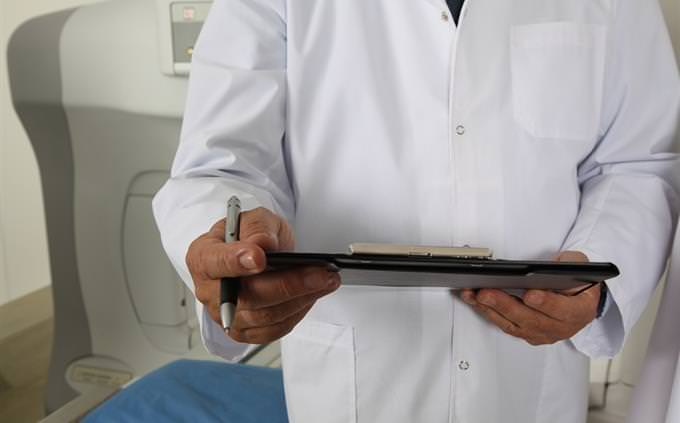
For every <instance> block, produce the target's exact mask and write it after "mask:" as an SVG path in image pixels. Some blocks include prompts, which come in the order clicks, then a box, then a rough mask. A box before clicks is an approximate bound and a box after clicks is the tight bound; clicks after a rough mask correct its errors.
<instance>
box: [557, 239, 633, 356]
mask: <svg viewBox="0 0 680 423" xmlns="http://www.w3.org/2000/svg"><path fill="white" fill-rule="evenodd" d="M568 250H576V251H580V252H582V253H583V254H585V255H586V256H587V257H588V260H590V261H607V260H606V259H605V258H603V257H601V256H600V255H598V254H597V253H595V252H593V251H590V250H588V249H587V248H579V247H570V248H568ZM616 279H618V278H615V279H612V280H611V281H613V282H614V283H607V282H605V283H607V289H608V291H609V293H608V295H607V300H606V303H605V306H604V311H603V313H602V316H600V317H599V318H597V319H595V320H593V321H592V322H590V323H589V324H588V325H587V326H586V327H584V328H583V329H581V331H580V332H578V333H577V334H576V335H574V336H573V337H572V338H571V343H572V344H573V345H574V347H575V348H576V349H577V350H578V351H580V352H581V353H583V354H585V355H587V356H588V357H591V358H598V357H608V358H611V357H614V356H615V355H616V354H618V353H619V351H621V349H622V348H623V343H624V341H625V339H626V333H627V332H626V327H625V325H624V318H623V314H622V307H623V304H620V303H621V293H620V292H619V291H620V286H619V284H617V283H616V282H615V281H616Z"/></svg>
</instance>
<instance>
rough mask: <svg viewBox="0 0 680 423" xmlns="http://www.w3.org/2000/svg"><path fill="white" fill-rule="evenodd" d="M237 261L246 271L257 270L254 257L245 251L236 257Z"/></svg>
mask: <svg viewBox="0 0 680 423" xmlns="http://www.w3.org/2000/svg"><path fill="white" fill-rule="evenodd" d="M238 261H239V263H241V266H243V267H244V268H246V269H248V270H255V269H257V263H255V257H253V255H252V254H251V253H249V252H247V251H245V252H243V253H241V254H240V255H239V256H238Z"/></svg>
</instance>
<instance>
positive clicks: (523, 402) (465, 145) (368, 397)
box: [154, 0, 680, 423]
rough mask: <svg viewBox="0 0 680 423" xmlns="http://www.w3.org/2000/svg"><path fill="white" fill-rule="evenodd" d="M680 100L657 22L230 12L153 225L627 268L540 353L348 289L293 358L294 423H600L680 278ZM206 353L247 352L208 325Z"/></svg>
mask: <svg viewBox="0 0 680 423" xmlns="http://www.w3.org/2000/svg"><path fill="white" fill-rule="evenodd" d="M679 111H680V81H679V79H678V73H677V69H676V66H675V62H674V58H673V53H672V50H671V46H670V41H669V39H668V35H667V32H666V30H665V27H664V24H663V20H662V16H661V12H660V9H659V6H658V4H657V2H656V0H569V1H565V0H514V1H500V0H469V1H468V2H467V4H466V6H465V9H464V10H463V13H462V18H461V24H460V26H459V28H458V29H457V28H456V26H455V24H454V22H453V20H452V19H451V18H450V17H449V15H448V12H447V7H446V3H445V1H444V0H408V1H405V0H403V1H396V0H334V1H331V0H323V1H322V0H290V1H285V0H217V1H216V2H215V3H214V6H213V11H212V13H211V15H210V17H209V19H208V21H207V22H206V25H205V28H204V30H203V33H202V34H201V37H200V40H199V42H198V44H197V46H196V49H195V53H194V63H193V67H192V77H191V82H190V90H189V98H188V103H187V108H186V116H185V121H184V127H183V133H182V141H181V143H180V146H179V150H178V152H177V157H176V160H175V163H174V166H173V170H172V178H171V179H170V180H169V181H168V183H167V184H166V185H165V186H164V188H163V189H162V190H161V192H160V193H159V194H158V196H157V197H156V199H155V203H154V207H155V214H156V217H157V221H158V224H159V227H160V230H161V233H162V239H163V243H164V246H165V248H166V250H167V252H168V254H169V256H170V258H171V260H172V261H173V263H174V264H175V266H176V267H177V270H178V272H179V273H180V274H181V275H182V277H183V279H184V280H185V281H186V282H187V284H188V285H189V286H192V282H191V280H190V277H189V275H188V273H187V269H186V265H185V263H184V257H185V254H186V251H187V247H188V246H189V244H190V242H191V241H192V240H193V239H194V238H196V237H197V236H198V235H199V234H201V233H203V232H205V231H206V230H207V229H208V228H209V227H210V226H211V225H212V224H213V223H214V222H215V221H216V220H218V219H219V218H221V217H223V216H224V213H225V202H226V199H227V198H228V197H229V196H230V195H231V194H238V195H240V196H241V197H243V198H244V200H245V202H246V205H247V207H255V206H258V205H262V206H264V207H268V208H270V209H272V210H274V211H276V212H277V213H280V214H281V215H283V216H285V217H286V218H287V219H289V221H290V222H291V223H292V224H293V225H294V228H295V234H296V238H297V246H296V247H297V249H298V250H300V251H345V250H346V249H347V246H348V245H349V244H350V243H352V242H358V241H371V242H397V243H417V244H434V245H464V244H469V245H475V246H485V247H490V248H492V249H493V250H494V251H495V253H496V256H497V257H504V258H547V257H550V256H551V255H552V254H553V253H555V252H558V251H560V250H564V249H571V250H581V251H583V252H584V253H586V254H587V255H588V256H589V257H590V259H591V260H607V261H613V262H615V263H617V264H618V265H619V266H620V268H621V271H622V273H623V276H622V277H620V278H618V279H617V280H615V281H613V282H612V283H611V287H610V292H611V296H612V298H613V302H612V304H611V307H609V309H608V312H607V314H606V315H605V316H603V317H602V318H601V319H599V320H597V321H596V322H594V323H592V324H591V325H589V326H588V327H587V328H586V329H584V330H583V331H582V332H580V333H579V334H578V335H577V336H576V337H574V338H573V339H572V340H570V341H566V342H560V343H558V344H556V345H552V346H542V347H532V346H530V345H528V344H527V343H525V342H524V341H522V340H520V339H516V338H513V337H510V336H507V335H505V334H503V333H502V332H501V331H499V330H498V329H497V328H496V327H494V326H492V325H490V324H488V323H487V322H486V321H484V319H482V318H481V317H480V316H478V315H477V314H476V313H475V312H474V311H473V310H472V309H470V307H468V306H467V305H465V304H463V303H462V302H460V301H459V300H458V299H456V298H455V297H454V296H453V295H451V293H450V292H447V291H443V290H419V289H401V290H397V289H386V288H358V287H343V288H341V289H340V290H339V291H338V292H336V293H335V294H333V295H332V296H329V297H326V298H324V299H323V300H321V301H319V302H318V303H317V304H316V305H315V307H314V308H313V309H312V310H311V312H310V313H309V315H308V316H307V317H306V318H305V319H304V320H303V321H302V322H301V323H300V324H299V325H298V326H297V327H296V328H295V330H294V331H293V332H292V333H291V334H290V335H288V336H286V337H285V338H284V339H283V343H282V353H283V370H284V378H285V388H286V399H287V404H288V412H289V417H290V420H291V421H292V422H295V423H312V422H313V423H319V422H324V423H335V422H342V423H349V422H352V423H356V422H360V423H374V422H427V423H444V422H466V423H468V422H470V423H475V422H479V423H489V422H517V423H531V422H551V423H563V422H564V423H567V422H570V423H571V422H580V421H584V419H585V414H586V402H587V398H586V397H587V383H588V374H587V368H588V359H587V357H586V355H593V356H598V355H613V354H614V353H616V352H617V351H618V350H619V348H620V347H621V344H622V342H623V339H624V334H625V333H626V332H627V331H628V330H629V329H630V328H631V326H632V325H633V323H634V322H635V321H636V319H637V318H638V316H639V314H640V313H641V311H642V309H643V307H644V305H645V303H646V302H647V300H648V298H649V297H650V294H651V293H652V291H653V289H654V287H655V283H656V281H657V280H658V278H659V276H660V273H661V271H662V267H663V258H664V257H665V255H666V252H667V251H666V249H667V246H668V243H669V233H670V231H671V226H672V214H673V213H672V212H671V209H670V207H669V203H670V202H671V199H672V198H674V195H675V194H674V191H673V189H672V188H671V186H672V182H671V177H670V170H671V168H672V166H673V161H672V160H673V159H674V156H672V155H671V154H669V153H667V151H669V149H670V147H669V146H670V144H671V139H672V138H673V133H674V132H675V130H676V127H677V124H678V115H679ZM199 314H200V317H201V319H200V320H201V324H202V333H203V337H204V341H205V344H206V346H207V347H208V349H209V350H210V351H212V352H214V353H215V354H218V355H221V356H222V357H225V358H226V359H233V358H235V357H238V356H239V355H240V354H242V353H243V351H244V347H243V346H241V345H237V344H234V343H231V342H229V341H228V340H227V339H226V338H225V336H224V334H223V333H222V331H221V330H220V329H219V327H218V326H217V325H216V324H215V323H213V322H212V321H211V320H210V319H209V317H208V316H207V314H206V313H205V312H204V311H203V310H202V308H200V307H199Z"/></svg>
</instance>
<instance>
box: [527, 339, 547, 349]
mask: <svg viewBox="0 0 680 423" xmlns="http://www.w3.org/2000/svg"><path fill="white" fill-rule="evenodd" d="M524 340H525V341H526V342H527V343H528V344H529V345H531V346H534V347H538V346H540V345H543V344H542V343H541V341H540V340H538V339H537V338H525V339H524Z"/></svg>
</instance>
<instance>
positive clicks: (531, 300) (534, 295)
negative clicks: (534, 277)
mask: <svg viewBox="0 0 680 423" xmlns="http://www.w3.org/2000/svg"><path fill="white" fill-rule="evenodd" d="M544 298H545V294H544V293H543V292H541V291H537V292H531V293H529V294H527V298H526V300H527V303H528V304H530V305H541V304H543V299H544Z"/></svg>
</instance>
